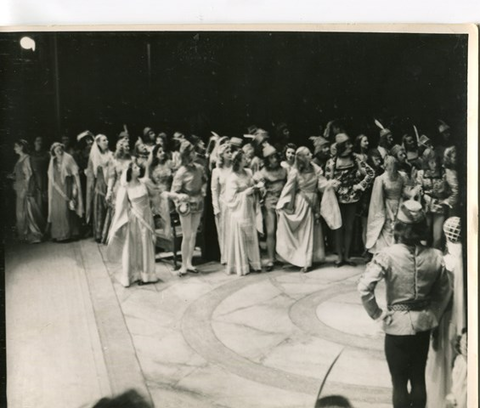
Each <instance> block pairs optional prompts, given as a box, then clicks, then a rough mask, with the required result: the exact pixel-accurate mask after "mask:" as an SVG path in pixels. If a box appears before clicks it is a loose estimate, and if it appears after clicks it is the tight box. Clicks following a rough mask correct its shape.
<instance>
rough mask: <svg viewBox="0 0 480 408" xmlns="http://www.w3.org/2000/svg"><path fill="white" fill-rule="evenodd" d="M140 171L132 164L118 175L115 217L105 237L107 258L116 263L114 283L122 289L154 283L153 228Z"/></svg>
mask: <svg viewBox="0 0 480 408" xmlns="http://www.w3.org/2000/svg"><path fill="white" fill-rule="evenodd" d="M143 174H144V170H143V169H142V168H141V167H140V166H139V165H138V164H137V163H136V161H135V160H134V161H132V162H130V163H129V164H128V167H127V169H126V170H125V171H124V172H123V174H122V180H121V181H120V186H119V188H118V192H117V197H116V202H115V215H114V217H113V221H112V227H111V229H110V233H109V236H108V251H109V257H110V258H111V259H112V260H118V258H119V257H120V254H121V259H122V271H121V273H120V274H119V276H118V281H119V282H120V283H121V284H122V285H123V286H124V287H126V288H128V287H129V286H130V285H131V284H132V283H134V282H138V284H139V285H142V284H145V283H155V282H157V281H158V279H157V276H156V273H155V240H156V236H155V227H154V225H153V216H152V210H151V209H150V199H149V195H148V190H147V187H146V186H145V184H144V183H142V182H141V177H143Z"/></svg>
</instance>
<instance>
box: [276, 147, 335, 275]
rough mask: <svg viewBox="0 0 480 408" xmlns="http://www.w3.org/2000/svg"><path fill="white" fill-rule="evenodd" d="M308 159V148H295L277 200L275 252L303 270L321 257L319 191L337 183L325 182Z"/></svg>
mask: <svg viewBox="0 0 480 408" xmlns="http://www.w3.org/2000/svg"><path fill="white" fill-rule="evenodd" d="M311 160H312V153H311V152H310V150H308V148H306V147H303V146H302V147H299V148H298V149H297V151H296V154H295V166H294V167H293V169H292V170H290V173H289V174H288V179H287V183H286V184H285V186H284V188H283V190H282V193H281V195H280V199H279V200H278V203H277V210H278V227H277V248H276V249H277V253H278V254H279V255H280V256H281V257H282V258H283V259H284V260H285V261H288V262H289V263H291V264H292V265H295V266H298V267H300V268H302V269H301V271H302V272H304V273H306V272H308V271H309V269H310V268H311V266H312V264H313V263H315V262H322V261H324V259H325V246H324V241H323V233H322V227H321V224H320V210H321V209H320V197H319V192H320V191H324V190H325V189H326V188H333V187H335V186H337V184H338V182H337V181H336V180H333V181H332V182H330V183H329V182H327V180H326V179H325V177H324V176H323V174H322V169H321V168H320V167H318V166H317V165H316V164H313V163H312V162H311ZM330 193H333V192H332V191H331V192H330ZM333 198H334V197H333ZM337 212H338V206H337ZM322 214H323V212H322Z"/></svg>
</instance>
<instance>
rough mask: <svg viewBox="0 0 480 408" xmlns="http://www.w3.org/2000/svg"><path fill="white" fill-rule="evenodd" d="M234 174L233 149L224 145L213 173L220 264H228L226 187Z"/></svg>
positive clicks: (213, 201)
mask: <svg viewBox="0 0 480 408" xmlns="http://www.w3.org/2000/svg"><path fill="white" fill-rule="evenodd" d="M231 172H232V147H231V145H230V143H224V144H222V145H220V146H219V147H218V150H217V162H216V167H215V168H214V169H213V171H212V185H211V189H212V204H213V214H214V215H215V225H216V227H217V235H218V246H219V248H220V263H221V264H222V265H225V264H226V263H227V260H226V259H227V258H226V248H225V230H226V228H228V227H226V225H227V222H228V219H229V217H228V215H227V209H228V207H227V206H226V205H225V187H226V181H227V178H228V176H229V175H230V174H231Z"/></svg>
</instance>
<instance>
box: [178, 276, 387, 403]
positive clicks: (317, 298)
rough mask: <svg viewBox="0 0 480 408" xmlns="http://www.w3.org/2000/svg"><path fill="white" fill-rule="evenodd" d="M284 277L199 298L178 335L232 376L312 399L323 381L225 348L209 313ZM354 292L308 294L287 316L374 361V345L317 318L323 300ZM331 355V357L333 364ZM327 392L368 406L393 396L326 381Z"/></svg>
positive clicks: (347, 287) (334, 289)
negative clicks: (254, 287)
mask: <svg viewBox="0 0 480 408" xmlns="http://www.w3.org/2000/svg"><path fill="white" fill-rule="evenodd" d="M284 274H285V273H284V272H283V273H282V272H271V273H268V274H261V275H256V276H248V277H244V278H240V279H235V280H234V281H232V282H228V283H226V284H224V285H222V286H220V287H218V288H216V289H214V290H213V291H212V292H210V293H207V294H205V295H203V296H201V297H200V298H199V299H197V300H196V301H195V302H193V303H192V304H191V305H190V306H189V307H188V309H187V310H186V311H185V314H184V316H183V319H182V333H183V336H184V338H185V340H186V341H187V343H188V344H189V346H190V347H191V348H192V349H193V350H195V351H196V352H197V353H198V354H199V355H201V356H202V357H204V358H205V359H206V360H208V361H210V362H212V363H214V364H217V365H219V366H221V367H223V368H224V369H226V370H227V371H229V372H230V373H233V374H235V375H238V376H240V377H243V378H246V379H249V380H251V381H256V382H258V383H261V384H264V385H268V386H272V387H277V388H280V389H284V390H288V391H293V392H300V393H306V394H310V395H313V396H314V395H316V394H317V392H318V388H319V386H320V383H321V381H322V378H313V377H308V376H304V375H299V374H296V373H291V372H287V371H283V370H280V369H277V368H273V367H268V366H265V365H262V364H260V363H258V362H254V361H251V360H249V359H248V358H245V357H244V356H241V355H239V354H238V353H236V352H235V351H233V350H231V349H230V348H228V347H227V346H225V344H224V343H222V341H221V340H220V339H219V338H218V337H217V336H216V334H215V331H214V330H213V328H212V316H213V313H214V311H215V310H216V309H217V307H218V306H219V305H220V304H221V303H222V302H223V301H224V300H225V299H227V298H228V297H229V296H231V295H233V294H235V293H236V292H238V291H240V290H242V289H244V288H246V287H248V286H250V285H255V284H259V283H261V282H263V281H265V280H267V279H275V278H277V277H279V276H282V275H284ZM353 290H355V286H354V285H353V284H352V283H348V282H347V283H346V282H342V283H339V284H334V285H330V286H328V287H327V288H326V289H322V290H320V291H316V292H314V293H311V294H307V295H306V296H305V297H303V298H302V299H300V300H299V301H297V302H295V303H294V304H293V306H292V307H291V309H290V313H289V315H290V318H291V320H292V322H293V323H294V324H295V325H296V326H297V327H299V328H301V329H302V330H304V331H305V332H306V333H307V334H309V335H313V336H318V337H320V338H322V339H326V340H328V341H334V342H336V343H339V344H343V345H345V346H347V347H356V348H360V349H362V350H364V351H367V352H368V353H371V354H372V356H374V357H381V355H380V353H381V351H380V350H379V346H378V344H377V345H374V346H373V347H372V345H371V344H370V343H369V340H365V339H363V338H362V337H360V336H354V335H351V334H348V333H344V332H341V331H338V330H335V329H333V328H330V327H328V326H327V325H325V324H324V323H323V322H321V321H320V320H318V318H317V317H316V308H317V306H318V305H319V302H320V303H321V302H325V301H327V300H328V299H330V298H332V297H334V296H338V295H339V294H342V293H347V292H349V291H353ZM335 357H336V356H332V360H333V359H334V358H335ZM328 390H329V392H330V393H331V394H341V395H348V396H349V397H350V398H351V399H353V400H355V399H356V400H362V401H365V402H370V403H388V402H390V398H391V391H390V389H388V388H385V387H374V386H361V385H356V384H347V383H342V382H333V381H328Z"/></svg>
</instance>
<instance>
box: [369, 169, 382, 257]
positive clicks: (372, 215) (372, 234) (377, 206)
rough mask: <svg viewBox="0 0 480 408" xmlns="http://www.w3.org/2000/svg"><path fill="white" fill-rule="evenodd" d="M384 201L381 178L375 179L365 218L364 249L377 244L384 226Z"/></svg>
mask: <svg viewBox="0 0 480 408" xmlns="http://www.w3.org/2000/svg"><path fill="white" fill-rule="evenodd" d="M385 219H386V213H385V200H384V195H383V177H381V176H380V177H377V178H376V179H375V182H374V183H373V189H372V196H371V198H370V206H369V208H368V218H367V241H366V244H365V247H366V248H367V249H370V248H372V247H373V246H374V245H375V243H376V242H377V239H378V237H379V236H380V233H381V232H382V228H383V225H384V224H385Z"/></svg>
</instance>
